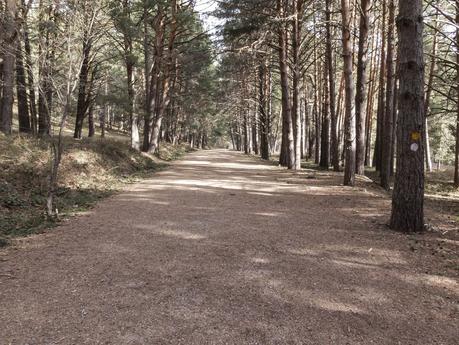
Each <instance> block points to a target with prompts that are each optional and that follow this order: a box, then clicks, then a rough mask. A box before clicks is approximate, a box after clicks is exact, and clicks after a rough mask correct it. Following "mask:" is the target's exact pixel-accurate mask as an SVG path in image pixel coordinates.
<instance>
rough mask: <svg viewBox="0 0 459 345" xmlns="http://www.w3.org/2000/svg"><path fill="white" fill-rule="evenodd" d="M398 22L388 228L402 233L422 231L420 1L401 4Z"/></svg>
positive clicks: (422, 55) (422, 83) (422, 113)
mask: <svg viewBox="0 0 459 345" xmlns="http://www.w3.org/2000/svg"><path fill="white" fill-rule="evenodd" d="M399 6H400V14H399V17H398V20H397V27H398V33H399V42H400V43H399V44H400V51H401V52H403V54H401V56H400V57H399V63H400V65H399V68H400V70H399V74H400V86H399V89H400V91H399V102H398V107H399V115H398V128H397V170H396V175H395V186H394V192H393V195H392V215H391V220H390V227H391V228H392V229H394V230H398V231H403V232H416V231H422V230H423V229H424V145H423V140H422V135H423V133H424V53H423V17H422V14H423V12H422V10H423V6H422V0H400V1H399Z"/></svg>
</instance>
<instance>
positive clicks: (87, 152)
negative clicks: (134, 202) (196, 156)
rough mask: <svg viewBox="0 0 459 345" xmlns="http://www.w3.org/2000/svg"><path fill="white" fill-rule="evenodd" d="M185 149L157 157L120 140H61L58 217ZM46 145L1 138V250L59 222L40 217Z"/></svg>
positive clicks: (162, 164)
mask: <svg viewBox="0 0 459 345" xmlns="http://www.w3.org/2000/svg"><path fill="white" fill-rule="evenodd" d="M187 150H188V148H187V147H186V146H175V147H172V146H162V147H161V149H160V155H159V157H152V156H150V155H147V154H143V153H139V152H136V151H135V150H131V149H130V148H129V145H128V143H127V140H126V138H123V137H121V136H113V137H107V138H105V139H100V138H94V139H91V140H89V139H85V140H81V141H75V140H73V139H71V138H70V137H66V138H65V154H64V156H63V160H62V164H61V167H60V171H59V190H58V193H57V200H56V206H57V209H58V211H59V218H60V219H65V218H66V217H69V216H72V215H75V214H78V213H79V212H83V211H85V210H87V209H89V208H91V206H93V205H94V204H95V203H96V202H97V201H99V200H101V199H103V198H105V197H107V196H109V195H112V194H113V193H116V192H117V191H119V190H120V189H121V188H122V187H123V185H125V184H127V183H132V182H135V181H138V180H139V179H141V178H143V177H147V176H149V175H151V174H152V173H154V172H155V171H158V170H160V169H163V168H164V167H165V166H167V161H171V160H174V159H178V158H180V157H181V156H183V155H184V154H185V153H186V152H187ZM49 167H50V150H49V145H48V143H47V142H46V141H44V140H39V139H36V138H30V137H19V136H17V135H15V136H12V137H5V136H4V135H1V134H0V247H1V246H2V245H6V244H7V243H8V241H9V240H10V239H11V238H14V237H20V236H27V235H30V234H35V233H39V232H42V231H44V230H46V229H48V228H50V227H52V226H54V225H56V223H58V221H55V220H50V219H48V218H47V217H46V214H45V202H46V193H47V176H48V172H49Z"/></svg>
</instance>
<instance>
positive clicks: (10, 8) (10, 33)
mask: <svg viewBox="0 0 459 345" xmlns="http://www.w3.org/2000/svg"><path fill="white" fill-rule="evenodd" d="M16 11H17V6H16V1H15V0H6V2H5V13H4V14H3V15H4V19H3V28H4V29H3V30H4V32H3V40H4V42H3V49H4V52H3V71H2V74H3V90H2V91H3V92H2V102H1V109H0V115H1V122H0V131H2V132H3V133H5V134H11V131H12V125H13V97H14V91H13V88H14V61H15V57H16V38H17V34H16V23H15V18H16Z"/></svg>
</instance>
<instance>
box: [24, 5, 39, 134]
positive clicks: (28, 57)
mask: <svg viewBox="0 0 459 345" xmlns="http://www.w3.org/2000/svg"><path fill="white" fill-rule="evenodd" d="M22 15H23V27H22V29H23V40H24V53H25V64H26V71H27V87H28V98H29V102H28V103H29V113H30V127H31V131H32V134H37V132H38V122H37V121H38V119H37V104H36V98H35V82H34V76H33V67H32V48H31V46H30V39H29V28H28V25H27V9H26V4H25V0H22Z"/></svg>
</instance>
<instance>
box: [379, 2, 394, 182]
mask: <svg viewBox="0 0 459 345" xmlns="http://www.w3.org/2000/svg"><path fill="white" fill-rule="evenodd" d="M394 29H395V4H394V0H389V28H388V34H387V62H386V70H387V85H386V106H385V113H384V122H383V123H384V126H383V131H382V133H383V135H382V140H383V141H382V144H383V145H381V146H382V154H381V186H382V187H383V188H384V189H386V190H389V189H390V176H391V161H392V136H393V132H392V130H393V128H392V127H393V117H394V114H393V112H394V86H395V82H394V79H395V78H394Z"/></svg>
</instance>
